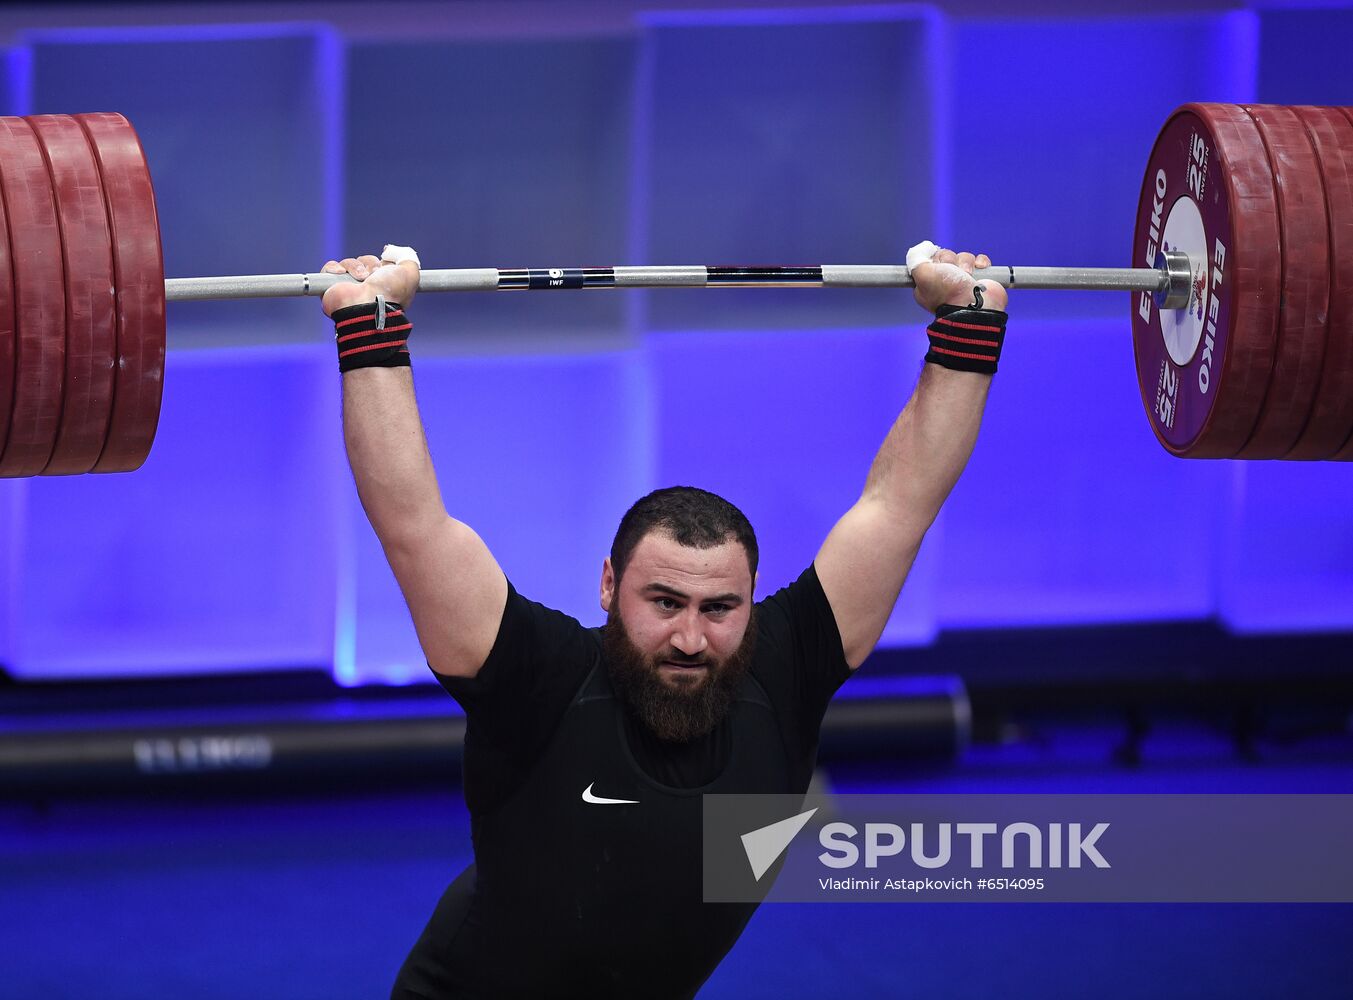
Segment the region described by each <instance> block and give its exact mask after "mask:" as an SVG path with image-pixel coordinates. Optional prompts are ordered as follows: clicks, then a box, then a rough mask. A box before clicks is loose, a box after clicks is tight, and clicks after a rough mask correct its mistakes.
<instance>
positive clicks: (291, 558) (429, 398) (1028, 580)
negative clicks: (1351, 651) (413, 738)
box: [0, 3, 1353, 684]
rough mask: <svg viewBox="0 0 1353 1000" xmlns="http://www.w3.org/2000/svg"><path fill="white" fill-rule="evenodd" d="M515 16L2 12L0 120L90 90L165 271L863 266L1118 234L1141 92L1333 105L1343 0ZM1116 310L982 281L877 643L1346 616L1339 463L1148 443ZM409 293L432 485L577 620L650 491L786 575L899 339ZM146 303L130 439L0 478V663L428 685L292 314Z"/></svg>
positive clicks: (315, 352)
mask: <svg viewBox="0 0 1353 1000" xmlns="http://www.w3.org/2000/svg"><path fill="white" fill-rule="evenodd" d="M1209 6H1210V5H1209ZM54 9H55V10H57V11H60V10H61V8H59V7H58V8H54ZM549 9H550V11H551V14H550V16H548V17H546V16H544V15H543V14H542V13H541V11H542V10H543V8H541V6H540V5H526V4H522V5H518V4H502V5H498V6H497V7H494V8H490V7H487V6H486V5H482V4H441V5H439V4H402V5H389V6H388V7H386V8H382V10H384V11H387V12H388V13H387V14H386V15H385V17H384V18H383V19H382V21H381V24H380V27H379V30H374V31H368V30H363V27H362V23H363V22H362V21H361V20H359V19H357V18H356V17H355V16H354V13H353V12H352V11H351V10H349V11H348V12H347V13H346V14H343V15H342V16H337V15H334V16H330V15H326V13H325V11H326V8H324V7H321V6H313V7H309V6H298V5H282V6H280V7H274V6H269V5H263V4H259V5H250V6H246V7H245V8H239V7H234V8H229V9H227V8H219V9H218V8H215V7H213V6H211V5H199V6H195V7H193V8H191V11H192V17H191V21H192V23H184V22H185V21H187V20H188V18H187V11H186V9H185V8H182V7H165V8H164V9H163V21H164V23H158V22H156V23H152V21H153V20H154V19H153V10H154V9H153V8H150V9H148V11H150V13H147V12H143V13H142V15H141V23H137V24H134V25H133V24H127V23H125V22H127V21H128V20H132V19H134V18H132V17H129V15H127V14H119V15H117V16H116V20H118V21H120V22H122V23H120V24H118V25H117V26H110V27H99V26H97V25H98V21H99V17H98V14H97V11H96V13H95V14H93V15H87V16H86V18H85V23H84V24H83V25H82V26H80V27H73V26H70V24H69V22H70V20H71V17H70V15H66V16H61V15H59V14H54V15H52V17H51V21H52V22H53V23H55V24H58V25H62V26H55V27H44V26H43V23H42V21H41V17H40V15H39V14H36V13H33V12H31V11H30V12H29V13H27V14H18V13H12V14H6V13H4V12H0V24H3V23H4V21H3V19H6V18H7V19H9V21H10V22H11V40H12V44H11V45H10V46H9V47H8V48H7V49H6V50H5V58H6V59H7V61H8V70H9V71H8V74H7V76H6V80H7V88H6V89H5V92H3V93H0V108H2V109H3V110H4V111H6V112H8V113H29V112H34V113H43V112H68V111H81V110H118V111H121V112H124V113H125V114H127V115H128V116H129V117H130V118H131V119H132V121H133V122H134V123H135V124H136V125H137V127H138V129H139V131H140V133H141V136H142V139H143V142H144V145H145V148H146V152H147V155H148V157H149V161H150V164H151V168H152V171H153V174H154V179H155V183H156V187H157V191H158V199H159V206H160V212H161V223H162V229H163V236H164V247H165V260H166V269H167V273H168V274H170V275H183V276H186V275H194V274H218V273H258V272H268V271H297V270H304V269H314V268H317V267H318V265H319V264H321V263H322V262H323V261H324V259H326V258H327V257H330V256H341V255H342V254H343V253H345V252H355V251H363V250H370V249H372V248H378V247H379V246H380V245H381V244H382V243H383V242H386V241H390V242H405V243H410V244H413V245H415V246H417V247H418V248H419V250H420V251H421V253H422V255H423V259H424V260H425V261H427V262H428V264H429V265H431V266H484V265H491V266H548V265H560V264H563V265H594V264H610V263H719V262H763V261H769V262H783V263H801V262H809V263H814V262H840V263H853V262H886V261H898V260H900V259H901V258H902V257H903V255H904V252H905V249H906V247H907V246H908V245H910V244H911V243H913V242H916V241H919V240H920V239H923V238H927V237H930V238H934V239H937V240H938V241H940V242H942V243H944V244H946V245H953V246H963V247H972V248H977V249H984V250H986V251H988V252H989V253H990V254H991V255H992V257H993V258H994V259H996V260H997V261H1010V262H1015V263H1031V264H1085V265H1121V264H1124V263H1126V262H1127V259H1128V256H1129V255H1128V241H1129V239H1130V237H1129V233H1130V230H1131V226H1132V222H1133V212H1134V209H1135V205H1136V201H1137V192H1138V186H1139V183H1140V174H1141V171H1142V169H1143V165H1144V162H1145V159H1146V155H1147V152H1148V151H1149V149H1150V146H1151V143H1152V141H1153V139H1154V137H1155V133H1156V132H1157V131H1158V130H1159V128H1160V125H1161V124H1162V123H1163V122H1164V120H1165V118H1166V116H1167V115H1168V114H1169V112H1170V110H1171V109H1172V108H1174V107H1175V106H1176V105H1178V104H1180V103H1182V102H1184V101H1188V100H1210V101H1234V102H1251V101H1278V102H1286V103H1298V102H1305V103H1345V104H1348V103H1353V75H1350V74H1347V73H1343V72H1338V71H1335V70H1333V69H1332V68H1331V67H1334V66H1337V65H1339V59H1340V58H1341V57H1340V55H1339V52H1338V50H1337V46H1338V44H1339V43H1338V42H1337V40H1338V39H1340V38H1343V37H1347V35H1348V32H1349V31H1350V30H1351V29H1353V10H1349V9H1347V8H1344V7H1334V8H1329V9H1323V10H1315V11H1312V10H1286V9H1279V8H1272V9H1269V8H1266V9H1259V10H1255V9H1234V10H1232V9H1223V8H1218V7H1211V6H1210V9H1205V10H1202V11H1195V12H1187V11H1186V12H1183V13H1169V14H1167V13H1143V14H1137V15H1128V14H1123V13H1119V14H1111V15H1109V16H1100V15H1096V16H1084V15H1083V14H1081V13H1079V12H1078V11H1077V9H1076V8H1074V7H1073V5H1070V4H1067V5H1063V6H1061V7H1059V8H1058V9H1057V10H1056V11H1055V12H1054V13H1053V14H1051V15H1049V14H1045V15H1044V16H1038V17H1010V16H1005V17H993V16H991V15H990V14H989V13H986V14H983V15H982V16H965V15H964V14H963V13H961V12H960V11H958V10H956V9H954V8H948V7H943V6H927V5H895V6H845V5H840V6H837V5H820V6H815V7H810V8H796V7H793V6H785V7H753V8H752V9H715V10H694V9H691V10H675V11H658V10H646V9H644V8H643V5H637V4H630V5H616V4H609V5H607V4H581V3H579V4H557V5H553V6H552V7H551V8H549ZM227 10H228V13H229V16H230V17H231V18H233V19H234V21H233V22H232V23H216V22H218V20H219V19H221V18H223V17H225V16H226V14H227ZM241 12H243V13H245V14H248V15H251V17H250V19H249V20H250V23H240V21H239V18H240V15H241ZM514 12H515V14H514ZM526 15H532V16H529V17H528V16H526ZM570 15H572V16H570ZM280 16H286V17H288V18H292V17H294V18H295V19H292V20H284V21H279V20H277V19H276V18H278V17H280ZM109 19H110V20H112V19H113V17H112V16H111V15H110V17H109ZM1128 310H1129V304H1128V302H1127V301H1126V296H1123V295H1119V294H1108V293H1091V294H1077V293H1052V292H1044V293H1037V292H1023V293H1019V294H1017V295H1016V296H1015V298H1014V301H1013V302H1012V304H1011V311H1012V315H1013V325H1012V331H1013V332H1012V336H1011V338H1010V344H1009V349H1008V357H1007V359H1006V360H1005V362H1004V364H1003V366H1002V372H1001V376H1000V378H999V379H998V380H997V384H996V387H995V391H994V393H993V397H992V402H991V407H990V413H989V417H988V419H987V422H986V427H985V428H984V431H983V435H982V439H981V441H980V442H979V444H978V448H977V452H976V454H975V455H974V457H973V461H972V465H971V467H970V469H969V470H968V472H967V474H966V476H965V477H964V479H963V481H962V482H961V484H960V485H959V487H958V489H957V491H956V492H955V495H954V497H953V498H952V500H951V501H950V503H949V505H948V507H947V508H946V509H945V512H944V514H943V515H942V517H941V520H940V523H939V524H938V525H937V526H936V529H935V531H934V532H933V534H932V536H931V538H930V539H929V540H928V542H927V544H926V547H925V550H924V552H923V554H922V557H921V559H920V561H919V563H918V565H917V567H916V570H915V572H914V573H913V574H912V578H911V580H910V581H909V583H908V585H907V588H906V590H905V592H904V594H903V598H902V601H901V603H900V605H899V608H898V610H897V613H896V614H895V616H894V618H893V620H892V622H891V624H890V626H889V629H888V632H887V634H886V636H885V645H889V646H905V645H909V644H918V643H919V644H924V643H928V642H930V641H931V640H932V639H933V638H934V636H935V634H936V633H937V631H938V630H940V629H944V628H952V627H963V628H967V627H988V626H1015V627H1019V626H1048V625H1062V624H1083V623H1100V622H1103V623H1109V622H1135V621H1155V620H1181V619H1182V620H1189V619H1214V618H1215V619H1217V620H1219V621H1221V622H1222V623H1224V624H1225V625H1226V626H1228V627H1229V628H1231V629H1233V630H1236V631H1240V632H1252V631H1265V632H1285V631H1292V630H1331V631H1341V630H1348V629H1350V628H1353V517H1350V516H1349V514H1348V511H1349V510H1350V509H1351V508H1353V470H1351V469H1350V468H1349V467H1348V466H1347V465H1343V464H1319V465H1300V464H1294V463H1276V462H1270V463H1252V464H1238V463H1227V462H1182V461H1177V460H1175V459H1172V458H1170V457H1169V456H1168V455H1167V454H1166V453H1165V452H1164V451H1163V450H1161V449H1160V448H1159V446H1158V445H1157V444H1156V443H1155V442H1154V441H1153V440H1152V436H1151V434H1150V432H1149V429H1148V426H1147V423H1146V421H1145V419H1144V417H1143V415H1142V407H1141V403H1140V400H1139V397H1138V395H1137V392H1136V388H1135V384H1136V378H1135V374H1134V371H1133V362H1132V350H1131V339H1130V334H1129V325H1128ZM415 315H416V317H417V320H418V330H417V334H416V336H415V339H414V355H415V358H416V365H415V373H416V378H417V384H418V390H419V393H420V396H421V399H422V401H423V405H424V409H425V412H426V415H427V419H428V424H429V433H430V438H431V442H432V447H433V451H434V457H435V458H436V460H437V462H438V468H439V472H440V475H441V479H442V484H443V489H444V491H445V494H446V497H447V501H448V504H449V506H450V509H451V511H452V512H453V513H454V514H456V515H457V516H459V517H461V518H463V519H464V520H466V521H468V522H469V523H471V524H472V525H474V526H475V528H476V529H477V530H478V531H479V532H480V533H481V534H482V535H483V536H484V537H485V538H486V539H487V541H488V542H489V544H490V545H491V547H492V548H493V549H494V551H495V552H496V554H497V555H498V558H499V560H500V561H501V563H502V564H503V566H504V568H505V570H506V571H507V573H508V574H509V576H510V577H511V578H512V580H513V581H514V582H515V583H516V584H517V586H518V587H519V588H520V589H521V590H522V591H523V592H526V593H529V594H531V595H532V596H534V597H536V598H538V599H540V600H542V601H545V602H547V603H551V604H554V605H557V606H559V607H561V608H563V609H565V610H567V611H569V612H570V613H572V614H574V615H575V616H578V617H579V618H581V619H582V620H583V621H585V622H595V621H597V620H599V617H600V611H599V609H598V607H597V598H596V590H597V580H596V577H597V575H598V572H599V567H600V564H601V559H602V556H603V555H604V553H605V551H606V549H607V546H608V543H609V538H610V534H611V532H612V530H613V527H614V525H615V523H616V522H617V520H618V518H619V516H620V514H621V513H622V512H623V511H624V509H625V507H626V506H627V505H628V503H629V502H630V501H632V500H633V499H634V498H635V497H637V496H638V495H640V494H642V493H643V492H645V491H647V490H648V489H650V488H653V487H656V486H659V485H665V484H670V483H678V482H682V483H686V482H689V483H696V484H700V485H704V486H707V487H709V488H712V489H715V490H718V491H721V492H725V493H727V495H729V497H730V498H731V499H733V500H734V501H735V502H736V503H738V504H739V505H740V506H742V507H743V508H744V509H745V510H746V511H747V513H748V514H749V516H750V517H751V519H752V521H753V523H754V524H756V525H757V527H758V530H759V532H760V535H761V538H762V545H763V552H764V560H763V572H762V586H763V591H765V590H769V589H772V588H774V587H776V586H779V585H780V584H782V583H784V582H786V581H787V580H789V579H791V578H792V577H793V576H795V575H797V573H798V571H799V570H800V569H801V568H802V567H803V566H804V565H805V564H806V563H807V562H808V561H809V560H810V559H811V558H812V556H813V553H814V552H815V550H816V547H817V545H818V543H819V542H820V540H821V539H822V538H823V537H824V536H825V534H826V532H827V530H828V529H829V528H830V527H831V524H832V522H833V521H834V519H835V518H836V517H837V516H839V515H840V513H841V512H843V511H844V510H845V508H846V507H847V506H848V505H849V504H850V503H851V501H852V500H853V499H854V496H855V495H856V493H857V491H858V489H859V487H860V485H861V483H862V481H863V477H864V473H865V470H866V468H867V465H868V462H869V459H870V457H871V455H872V453H873V450H874V448H875V447H876V446H877V444H878V442H879V441H880V440H881V438H882V436H883V434H884V432H885V431H886V429H887V427H888V425H889V422H890V421H891V419H892V417H893V415H894V414H895V413H896V411H897V410H898V409H899V408H900V406H901V404H902V403H903V402H904V401H905V399H906V397H907V394H908V392H909V390H910V387H911V384H912V382H913V380H914V378H915V376H916V373H917V370H918V367H919V361H918V358H919V356H920V354H921V353H922V344H923V341H922V333H921V325H922V316H921V314H920V312H919V310H918V309H917V308H916V307H915V305H914V304H912V303H911V302H910V301H909V297H908V296H907V295H906V294H905V293H903V292H890V291H860V292H840V291H832V290H812V291H802V290H795V291H771V290H762V291H752V292H732V293H722V292H711V293H699V292H690V291H672V292H648V293H594V294H587V295H578V296H505V295H498V296H491V295H478V296H471V295H466V296H442V297H439V298H437V299H435V300H434V298H433V297H431V296H428V297H425V298H423V299H421V300H420V301H419V303H418V308H417V310H416V313H415ZM170 325H171V332H170V356H169V360H168V365H167V376H166V384H165V405H164V413H163V418H162V422H161V428H162V429H161V433H160V435H159V439H158V442H157V444H156V447H155V450H154V451H153V453H152V455H151V458H150V460H149V462H148V463H147V465H146V467H145V468H144V470H142V471H141V472H138V473H136V474H135V475H130V476H115V477H91V476H86V477H80V478H74V479H38V480H32V481H21V482H3V483H0V551H3V552H4V553H5V558H4V559H3V560H0V574H3V576H0V623H3V628H2V629H0V662H2V663H4V665H5V666H6V668H7V669H8V670H9V671H10V672H11V673H12V674H13V675H14V676H16V677H19V678H24V679H38V678H41V679H53V678H63V679H69V678H83V677H96V676H98V677H120V676H133V675H143V674H157V675H158V674H164V673H199V672H211V671H221V670H270V669H294V668H298V667H300V668H309V667H323V668H325V669H331V670H332V671H333V673H334V676H335V677H336V678H337V679H338V680H339V681H340V682H341V683H343V684H362V683H368V682H393V683H401V682H406V681H411V680H418V681H426V680H427V679H428V677H427V673H426V670H425V668H424V667H423V665H422V662H421V658H420V656H419V652H418V648H417V645H416V642H415V638H414V635H413V632H412V629H411V628H410V627H409V624H408V621H407V616H406V613H405V611H404V609H403V605H402V602H401V600H400V597H399V594H398V591H397V588H396V587H395V585H394V581H393V579H392V578H391V576H390V573H389V571H388V570H387V569H386V567H385V564H384V560H383V558H382V556H381V553H380V550H379V547H378V546H377V544H376V542H375V540H374V538H373V537H372V535H371V533H370V531H369V529H368V528H367V527H366V525H365V522H364V519H363V517H362V514H361V511H360V509H359V507H358V505H357V503H356V499H355V496H354V492H353V490H352V487H351V484H350V479H349V476H348V473H347V470H346V467H345V464H344V459H343V455H342V451H341V443H340V434H339V426H338V419H337V406H338V386H337V378H336V376H335V374H334V372H333V364H332V358H331V357H330V356H329V348H328V346H327V344H326V340H327V335H328V334H327V330H326V326H325V324H324V323H323V322H322V321H321V319H320V317H319V311H318V307H317V304H316V303H314V302H307V301H286V302H265V303H252V302H233V303H223V304H217V303H208V304H201V303H193V304H174V305H172V306H171V310H170Z"/></svg>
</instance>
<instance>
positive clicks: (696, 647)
mask: <svg viewBox="0 0 1353 1000" xmlns="http://www.w3.org/2000/svg"><path fill="white" fill-rule="evenodd" d="M708 646H709V640H708V638H706V636H705V629H704V623H703V622H702V621H701V619H700V615H699V613H698V612H697V613H695V614H691V613H689V612H688V613H686V614H684V615H682V616H681V617H680V618H679V619H678V620H677V623H676V628H675V629H673V631H672V647H673V648H674V649H675V650H676V651H677V652H679V653H684V654H685V655H686V656H699V655H700V654H701V653H703V652H704V651H705V649H706V648H708Z"/></svg>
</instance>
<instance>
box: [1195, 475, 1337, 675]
mask: <svg viewBox="0 0 1353 1000" xmlns="http://www.w3.org/2000/svg"><path fill="white" fill-rule="evenodd" d="M1229 471H1230V475H1229V476H1228V477H1227V479H1228V483H1227V486H1228V491H1227V494H1228V499H1229V501H1230V503H1229V505H1228V509H1227V510H1226V514H1227V516H1226V517H1225V519H1224V521H1223V525H1224V528H1225V535H1224V549H1223V552H1222V558H1221V565H1220V569H1221V572H1220V573H1219V575H1218V579H1219V582H1220V587H1219V591H1220V594H1219V596H1220V606H1219V611H1220V612H1221V616H1222V619H1223V620H1224V621H1225V622H1226V623H1227V624H1228V625H1230V626H1231V628H1232V629H1233V630H1235V631H1238V632H1283V631H1296V632H1300V631H1339V630H1353V514H1350V512H1353V466H1350V465H1349V464H1348V463H1344V462H1315V463H1311V462H1244V463H1240V462H1237V463H1235V464H1234V465H1233V466H1232V468H1231V469H1230V470H1229ZM1350 663H1353V647H1351V648H1350Z"/></svg>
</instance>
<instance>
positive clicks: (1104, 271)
mask: <svg viewBox="0 0 1353 1000" xmlns="http://www.w3.org/2000/svg"><path fill="white" fill-rule="evenodd" d="M1190 273H1191V272H1190V269H1189V260H1188V257H1187V255H1185V254H1182V253H1177V252H1173V251H1172V252H1171V253H1170V254H1167V255H1166V258H1165V261H1164V266H1162V267H1160V268H1151V267H987V268H980V269H978V270H976V271H974V272H973V277H974V278H976V279H978V280H989V281H994V282H996V283H998V284H1000V285H1004V286H1005V287H1007V288H1044V289H1079V290H1082V291H1124V292H1149V293H1151V294H1153V295H1157V296H1162V297H1163V298H1164V301H1165V302H1166V303H1167V304H1166V305H1165V308H1179V307H1180V306H1182V305H1183V304H1184V303H1186V302H1187V301H1188V281H1189V276H1190ZM353 280H354V279H353V278H352V277H350V276H349V275H344V274H326V273H322V272H321V273H315V274H248V275H235V276H230V277H207V278H168V279H166V281H165V283H164V287H165V298H166V299H168V300H170V301H173V302H188V301H203V300H211V299H259V298H286V297H293V296H304V295H323V294H324V293H325V292H326V291H327V290H328V289H329V288H331V287H332V286H333V285H335V284H337V283H338V282H341V281H353ZM914 285H915V282H914V281H913V280H912V277H911V272H910V271H909V270H908V269H907V268H906V267H905V266H903V265H901V264H822V265H815V266H811V267H781V266H774V267H772V266H762V267H748V266H743V267H706V266H703V265H696V266H653V267H593V268H539V269H516V270H500V269H497V268H491V267H480V268H450V269H444V270H427V271H423V272H421V273H420V274H419V279H418V290H419V291H421V292H482V291H527V290H549V289H588V288H911V287H913V286H914ZM1170 302H1178V303H1179V304H1178V305H1170V304H1168V303H1170Z"/></svg>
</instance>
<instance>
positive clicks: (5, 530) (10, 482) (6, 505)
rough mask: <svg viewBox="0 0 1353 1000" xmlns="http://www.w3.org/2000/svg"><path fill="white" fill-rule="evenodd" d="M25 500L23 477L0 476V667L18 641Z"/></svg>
mask: <svg viewBox="0 0 1353 1000" xmlns="http://www.w3.org/2000/svg"><path fill="white" fill-rule="evenodd" d="M27 500H28V483H27V482H26V481H25V480H22V479H0V668H3V667H7V666H8V665H9V664H10V663H11V662H12V660H13V657H14V650H15V648H16V643H17V642H18V634H19V627H20V621H19V581H20V568H21V564H22V561H23V548H22V545H23V510H24V506H25V504H26V503H27Z"/></svg>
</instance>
